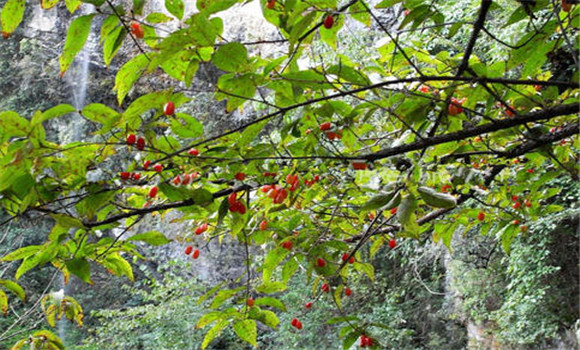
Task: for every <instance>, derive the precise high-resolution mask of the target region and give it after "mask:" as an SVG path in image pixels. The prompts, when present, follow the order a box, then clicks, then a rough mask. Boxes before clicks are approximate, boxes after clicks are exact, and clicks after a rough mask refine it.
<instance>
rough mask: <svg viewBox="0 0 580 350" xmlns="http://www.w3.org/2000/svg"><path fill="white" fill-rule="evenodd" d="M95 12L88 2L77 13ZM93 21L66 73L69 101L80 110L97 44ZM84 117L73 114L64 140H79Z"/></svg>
mask: <svg viewBox="0 0 580 350" xmlns="http://www.w3.org/2000/svg"><path fill="white" fill-rule="evenodd" d="M94 12H95V8H94V6H93V5H90V4H83V8H82V10H81V11H80V13H79V15H88V14H91V13H94ZM94 27H95V22H94V21H93V23H92V27H91V32H90V34H89V37H88V38H87V42H86V43H85V46H84V47H83V49H82V51H81V52H80V53H79V54H78V55H77V57H76V59H75V61H74V63H73V65H72V66H71V68H70V70H69V72H67V73H66V75H65V76H66V77H67V82H68V84H69V86H70V87H71V100H72V101H71V103H72V105H73V106H74V107H75V108H76V109H77V110H81V109H82V108H83V107H84V106H85V104H86V98H87V89H88V85H89V81H90V62H91V54H92V53H93V51H94V50H95V46H97V45H98V39H97V38H96V36H95V35H94ZM84 126H85V123H84V119H83V118H82V116H81V115H80V114H78V113H76V114H74V116H73V117H72V120H71V122H70V123H69V126H68V129H70V130H68V132H67V135H66V136H65V137H64V139H65V141H66V142H76V141H81V138H82V136H83V130H84Z"/></svg>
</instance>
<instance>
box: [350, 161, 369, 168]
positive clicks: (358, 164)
mask: <svg viewBox="0 0 580 350" xmlns="http://www.w3.org/2000/svg"><path fill="white" fill-rule="evenodd" d="M368 167H369V166H368V164H367V163H364V162H353V163H352V168H353V169H354V170H366V169H367V168H368Z"/></svg>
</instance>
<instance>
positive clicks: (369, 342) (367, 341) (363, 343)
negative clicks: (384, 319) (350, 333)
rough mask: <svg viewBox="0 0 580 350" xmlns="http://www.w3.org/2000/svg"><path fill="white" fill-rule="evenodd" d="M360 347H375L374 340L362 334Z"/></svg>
mask: <svg viewBox="0 0 580 350" xmlns="http://www.w3.org/2000/svg"><path fill="white" fill-rule="evenodd" d="M360 346H361V348H364V347H367V346H373V338H370V337H367V336H366V335H364V334H362V335H361V336H360Z"/></svg>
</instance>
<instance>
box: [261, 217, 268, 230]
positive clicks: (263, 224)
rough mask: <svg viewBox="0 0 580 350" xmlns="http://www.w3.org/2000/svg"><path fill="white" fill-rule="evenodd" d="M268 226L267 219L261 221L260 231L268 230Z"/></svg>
mask: <svg viewBox="0 0 580 350" xmlns="http://www.w3.org/2000/svg"><path fill="white" fill-rule="evenodd" d="M267 228H268V222H267V221H266V220H262V222H260V231H266V229H267Z"/></svg>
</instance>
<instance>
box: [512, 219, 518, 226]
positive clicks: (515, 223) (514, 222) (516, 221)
mask: <svg viewBox="0 0 580 350" xmlns="http://www.w3.org/2000/svg"><path fill="white" fill-rule="evenodd" d="M512 224H514V225H519V224H520V220H517V219H516V220H514V221H513V222H512Z"/></svg>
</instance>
